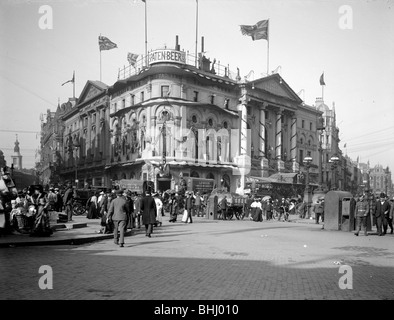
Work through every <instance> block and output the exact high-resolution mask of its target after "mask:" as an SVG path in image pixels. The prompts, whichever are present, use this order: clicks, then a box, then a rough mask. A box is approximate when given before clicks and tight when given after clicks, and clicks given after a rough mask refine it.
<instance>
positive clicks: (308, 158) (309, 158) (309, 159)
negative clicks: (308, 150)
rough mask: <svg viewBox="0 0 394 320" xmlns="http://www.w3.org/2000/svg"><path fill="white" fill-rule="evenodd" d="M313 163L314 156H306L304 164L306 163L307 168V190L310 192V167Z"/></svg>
mask: <svg viewBox="0 0 394 320" xmlns="http://www.w3.org/2000/svg"><path fill="white" fill-rule="evenodd" d="M311 163H312V157H305V158H304V164H305V169H306V181H305V190H306V191H307V192H308V194H309V189H310V187H309V168H310V167H311Z"/></svg>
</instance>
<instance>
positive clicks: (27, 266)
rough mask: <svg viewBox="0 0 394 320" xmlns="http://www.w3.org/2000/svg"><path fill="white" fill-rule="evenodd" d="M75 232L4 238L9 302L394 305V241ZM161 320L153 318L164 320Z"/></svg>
mask: <svg viewBox="0 0 394 320" xmlns="http://www.w3.org/2000/svg"><path fill="white" fill-rule="evenodd" d="M78 223H79V225H78ZM83 223H86V226H85V227H81V226H82V224H83ZM75 226H80V228H76V229H71V228H70V229H66V230H63V229H62V230H60V229H57V231H56V232H55V233H54V234H53V235H52V236H51V237H50V238H45V239H35V238H34V239H30V238H29V237H26V236H24V235H22V236H20V235H12V236H10V237H9V238H8V239H7V238H6V237H3V238H1V243H2V244H3V245H4V246H5V247H4V248H2V249H0V261H1V263H0V283H1V284H2V285H1V286H0V299H5V300H37V299H39V300H43V301H48V300H107V299H109V300H133V301H135V305H132V308H133V307H134V306H135V307H136V308H138V306H139V304H138V303H139V302H138V301H136V300H151V301H153V302H152V303H153V305H154V306H156V307H160V306H162V303H164V304H168V303H171V305H176V304H177V303H178V304H181V301H184V300H196V301H202V302H200V304H204V303H205V304H209V303H212V302H208V301H207V300H226V302H225V304H226V305H227V304H229V305H235V304H237V301H234V300H269V301H270V302H271V301H272V300H342V301H343V300H394V267H393V261H394V245H393V244H394V242H393V241H394V235H392V234H387V235H386V236H384V237H378V236H374V235H370V236H368V237H365V236H363V235H361V234H360V236H358V237H356V236H354V235H353V233H352V232H343V231H330V230H325V229H322V225H318V224H315V221H314V220H313V219H312V220H307V219H301V220H300V219H298V218H297V217H294V216H290V222H278V221H263V222H254V221H251V220H249V219H244V220H236V219H234V218H233V219H232V220H231V221H228V220H227V221H224V220H210V219H207V218H203V217H193V223H191V224H190V223H188V224H185V223H182V222H181V221H180V217H178V221H177V222H176V223H170V222H169V221H168V215H167V216H165V217H163V225H162V226H160V227H157V228H155V229H154V232H153V234H152V238H148V237H145V235H144V230H143V229H140V230H139V229H133V230H131V231H130V235H129V236H127V237H126V238H125V246H124V247H119V246H117V245H115V244H114V243H113V240H112V239H104V238H105V237H111V238H112V236H111V235H99V234H96V232H97V231H98V230H99V220H88V219H86V217H75ZM7 237H8V236H7ZM16 239H23V241H22V240H20V242H19V243H17V242H16ZM66 239H67V241H69V242H68V244H66V245H62V243H65V242H61V241H66ZM11 240H12V241H11ZM38 240H40V241H43V242H42V243H39V242H36V241H38ZM44 241H46V242H45V243H44ZM70 241H73V242H72V243H73V244H71V242H70ZM77 241H86V242H89V243H82V242H79V244H78V245H76V242H77ZM5 244H6V245H5ZM38 244H39V245H38ZM55 244H56V245H55ZM49 284H51V286H50V287H46V285H49ZM154 300H161V301H157V302H155V301H154ZM163 300H166V301H163ZM229 300H233V301H229ZM204 301H206V302H204ZM194 307H195V309H194V310H196V312H197V310H199V308H198V306H194ZM263 307H264V306H263ZM239 309H240V314H241V313H242V314H244V312H245V311H246V309H247V306H244V305H240V306H239ZM256 311H257V312H260V311H261V306H260V307H259V308H258V309H257V310H256ZM292 311H293V310H292ZM153 312H154V311H153V309H149V310H148V309H146V314H145V315H146V316H147V317H149V318H151V317H154V318H158V319H160V317H157V316H156V314H154V313H153ZM194 315H196V314H195V313H194ZM190 316H191V317H192V316H193V313H190V315H189V318H190ZM166 318H167V317H166ZM168 318H171V317H168ZM195 319H197V317H195Z"/></svg>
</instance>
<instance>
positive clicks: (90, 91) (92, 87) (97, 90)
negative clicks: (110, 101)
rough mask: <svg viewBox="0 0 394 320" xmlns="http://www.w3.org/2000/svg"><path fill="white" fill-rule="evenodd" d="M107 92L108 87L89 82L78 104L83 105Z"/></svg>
mask: <svg viewBox="0 0 394 320" xmlns="http://www.w3.org/2000/svg"><path fill="white" fill-rule="evenodd" d="M105 90H106V85H105V84H104V83H100V84H97V83H95V82H93V81H90V80H89V81H87V82H86V84H85V87H84V88H83V90H82V92H81V95H80V97H79V101H78V104H82V103H84V102H86V101H89V100H91V99H93V98H94V97H97V96H99V95H100V94H102V93H103V92H105Z"/></svg>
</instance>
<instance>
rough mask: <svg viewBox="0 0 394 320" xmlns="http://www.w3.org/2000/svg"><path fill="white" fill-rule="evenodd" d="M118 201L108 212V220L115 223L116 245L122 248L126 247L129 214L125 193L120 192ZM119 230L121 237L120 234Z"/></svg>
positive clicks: (113, 201)
mask: <svg viewBox="0 0 394 320" xmlns="http://www.w3.org/2000/svg"><path fill="white" fill-rule="evenodd" d="M116 196H117V197H116V199H114V200H112V201H111V204H110V206H109V210H108V220H109V221H113V222H114V243H115V244H119V245H120V246H121V247H123V245H124V233H125V230H126V223H127V218H128V214H129V212H128V211H129V205H128V203H127V201H126V199H125V198H124V197H123V191H122V190H118V191H117V193H116ZM118 230H119V233H120V236H119V234H118Z"/></svg>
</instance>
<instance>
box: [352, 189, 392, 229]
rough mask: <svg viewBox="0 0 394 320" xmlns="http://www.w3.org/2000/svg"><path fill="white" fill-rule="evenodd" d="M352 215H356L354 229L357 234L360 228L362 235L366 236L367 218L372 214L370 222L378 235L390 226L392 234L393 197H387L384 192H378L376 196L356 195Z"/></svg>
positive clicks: (367, 194)
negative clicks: (362, 231) (362, 230)
mask: <svg viewBox="0 0 394 320" xmlns="http://www.w3.org/2000/svg"><path fill="white" fill-rule="evenodd" d="M354 216H355V217H356V231H355V233H354V234H355V235H356V236H358V235H359V233H360V231H361V229H364V235H365V236H367V235H368V232H367V218H368V217H371V216H372V219H373V221H372V224H373V225H374V226H376V231H377V235H378V236H384V235H385V234H387V229H388V227H390V229H391V232H390V233H391V234H393V216H394V198H392V199H389V198H388V197H387V196H386V194H385V193H383V192H382V193H380V195H379V197H378V198H375V196H374V195H373V194H369V193H368V192H366V193H361V194H359V195H358V197H357V200H356V203H355V206H354Z"/></svg>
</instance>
